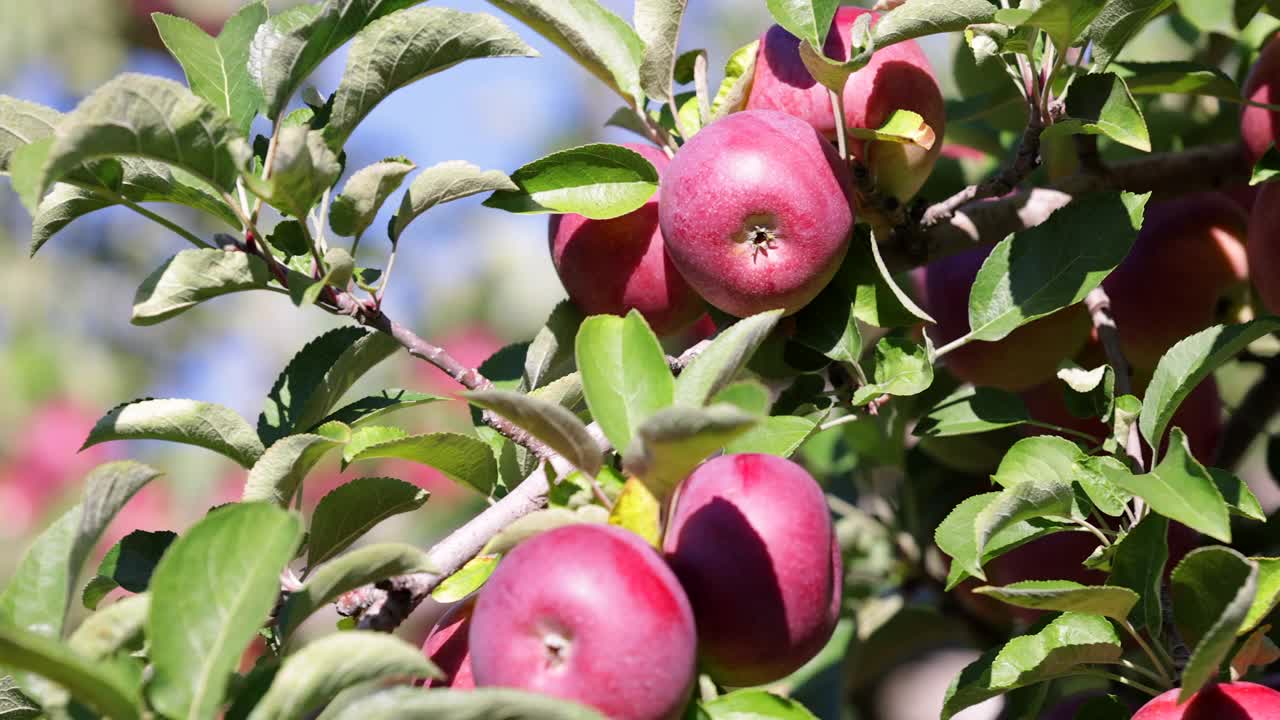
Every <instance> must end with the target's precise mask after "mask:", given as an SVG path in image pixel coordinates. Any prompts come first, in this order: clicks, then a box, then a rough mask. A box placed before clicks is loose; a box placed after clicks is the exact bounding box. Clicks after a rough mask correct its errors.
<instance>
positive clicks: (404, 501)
mask: <svg viewBox="0 0 1280 720" xmlns="http://www.w3.org/2000/svg"><path fill="white" fill-rule="evenodd" d="M430 495H431V494H430V493H428V492H427V491H426V490H423V489H422V488H419V487H418V486H416V485H412V484H410V483H407V482H405V481H403V480H397V479H396V478H390V477H368V478H356V479H355V480H352V481H351V482H348V483H344V484H342V485H340V486H338V487H337V488H336V489H334V490H333V491H332V492H330V493H329V494H327V495H325V496H324V497H323V498H321V499H320V502H319V503H318V504H317V505H316V509H315V513H314V514H313V515H312V518H311V530H310V534H309V535H308V536H307V566H308V567H315V566H317V565H319V564H320V563H323V562H325V561H326V560H328V559H330V558H332V557H334V556H335V555H337V554H338V553H340V552H342V551H343V550H345V549H347V547H349V546H350V545H351V543H353V542H355V541H356V540H358V539H360V538H361V537H363V536H364V534H365V533H367V532H369V531H370V530H372V529H373V527H374V526H375V525H377V524H378V523H380V522H382V521H383V520H386V519H387V518H389V517H393V516H395V515H400V514H402V513H407V512H412V511H414V510H417V509H418V508H420V507H422V506H423V505H424V504H426V502H427V499H428V498H429V497H430Z"/></svg>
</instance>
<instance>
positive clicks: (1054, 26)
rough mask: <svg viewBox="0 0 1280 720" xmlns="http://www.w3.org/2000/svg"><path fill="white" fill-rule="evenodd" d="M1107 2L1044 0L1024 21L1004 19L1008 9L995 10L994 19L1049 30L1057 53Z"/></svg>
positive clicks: (1069, 42) (1064, 50) (1069, 45)
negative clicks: (996, 11)
mask: <svg viewBox="0 0 1280 720" xmlns="http://www.w3.org/2000/svg"><path fill="white" fill-rule="evenodd" d="M1104 5H1106V0H1044V2H1042V3H1040V7H1038V8H1035V10H1034V11H1032V12H1031V13H1030V14H1029V15H1028V16H1027V17H1026V19H1024V20H1020V21H1018V22H1011V23H1009V22H1007V15H1008V13H1009V11H1001V12H998V13H996V20H998V21H1000V22H1006V23H1007V24H1009V25H1012V26H1015V27H1016V26H1018V25H1029V26H1031V27H1037V28H1040V29H1041V30H1044V31H1045V32H1046V33H1048V35H1049V38H1050V39H1051V40H1052V41H1053V45H1054V47H1055V48H1057V50H1058V52H1060V53H1065V52H1066V51H1067V48H1069V47H1071V45H1072V44H1073V43H1075V41H1076V39H1077V38H1079V37H1080V35H1081V34H1082V33H1084V31H1085V30H1086V29H1088V27H1089V23H1091V22H1093V19H1094V18H1095V17H1097V16H1098V13H1099V12H1100V11H1101V10H1102V8H1103V6H1104Z"/></svg>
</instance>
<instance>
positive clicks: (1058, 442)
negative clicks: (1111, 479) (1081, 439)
mask: <svg viewBox="0 0 1280 720" xmlns="http://www.w3.org/2000/svg"><path fill="white" fill-rule="evenodd" d="M1087 457H1088V456H1087V455H1085V453H1084V452H1083V451H1082V450H1081V449H1080V448H1079V446H1077V445H1076V444H1075V443H1073V442H1071V441H1070V440H1066V439H1064V438H1060V437H1057V436H1054V435H1036V436H1034V437H1029V438H1024V439H1022V440H1019V441H1018V442H1016V443H1014V445H1013V447H1011V448H1009V450H1008V452H1006V453H1005V456H1004V458H1003V459H1002V460H1001V461H1000V467H999V468H997V469H996V472H995V474H994V475H992V476H991V479H992V481H993V482H995V483H996V484H998V485H1000V486H1001V487H1005V488H1012V487H1016V486H1018V485H1022V484H1023V483H1035V482H1041V481H1043V480H1044V479H1045V478H1049V479H1052V480H1055V481H1057V482H1060V483H1064V484H1068V485H1069V484H1071V483H1072V482H1076V481H1078V480H1079V477H1080V475H1082V474H1084V472H1085V471H1084V468H1083V467H1082V465H1081V464H1082V463H1083V462H1084V461H1085V459H1086V458H1087Z"/></svg>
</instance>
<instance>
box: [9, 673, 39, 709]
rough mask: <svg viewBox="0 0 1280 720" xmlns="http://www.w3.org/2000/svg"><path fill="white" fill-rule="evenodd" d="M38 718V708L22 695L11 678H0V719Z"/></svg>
mask: <svg viewBox="0 0 1280 720" xmlns="http://www.w3.org/2000/svg"><path fill="white" fill-rule="evenodd" d="M38 717H40V706H39V705H37V704H36V703H35V702H34V701H32V700H31V699H30V698H28V697H27V696H26V695H23V694H22V690H20V689H19V688H18V686H17V684H16V683H15V682H14V681H13V678H11V677H9V676H8V675H5V676H2V677H0V718H4V720H34V719H35V718H38Z"/></svg>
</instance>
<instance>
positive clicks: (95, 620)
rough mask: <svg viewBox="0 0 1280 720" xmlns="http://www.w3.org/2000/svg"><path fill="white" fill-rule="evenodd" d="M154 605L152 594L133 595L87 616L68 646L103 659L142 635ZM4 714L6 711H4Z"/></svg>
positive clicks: (93, 657) (75, 650) (2, 715)
mask: <svg viewBox="0 0 1280 720" xmlns="http://www.w3.org/2000/svg"><path fill="white" fill-rule="evenodd" d="M150 609H151V596H150V595H147V594H145V593H144V594H142V595H131V596H129V597H127V598H124V599H122V600H120V601H119V602H114V603H111V604H110V605H108V606H106V607H105V608H103V609H102V610H99V611H98V612H96V613H94V614H92V615H90V616H89V617H87V618H85V620H84V622H82V623H80V627H78V628H76V631H75V632H73V633H71V637H69V638H67V647H69V648H71V650H72V652H74V653H75V654H77V655H79V656H80V657H83V658H86V659H89V660H103V659H105V658H107V657H110V656H111V655H114V654H115V653H116V652H117V651H119V650H122V649H124V648H125V647H126V646H129V645H133V644H135V643H137V642H139V641H140V640H141V639H142V630H143V626H144V625H145V624H146V621H147V615H148V613H149V612H150ZM0 717H4V713H3V712H0Z"/></svg>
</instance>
